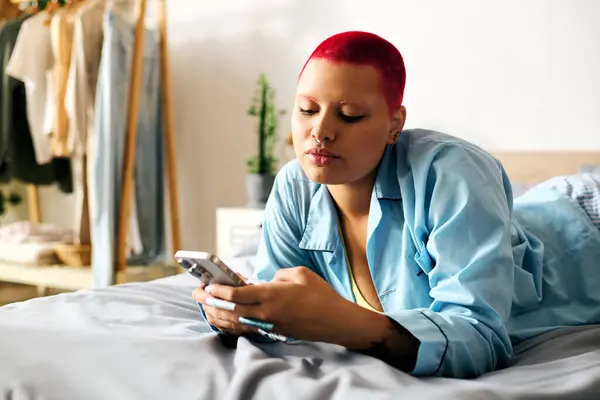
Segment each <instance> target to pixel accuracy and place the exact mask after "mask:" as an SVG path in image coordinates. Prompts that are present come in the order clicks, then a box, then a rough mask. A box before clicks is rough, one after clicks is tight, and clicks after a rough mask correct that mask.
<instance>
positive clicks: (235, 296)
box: [205, 283, 270, 304]
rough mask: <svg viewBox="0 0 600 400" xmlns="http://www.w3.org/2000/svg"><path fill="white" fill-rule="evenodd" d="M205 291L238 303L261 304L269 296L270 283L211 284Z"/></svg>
mask: <svg viewBox="0 0 600 400" xmlns="http://www.w3.org/2000/svg"><path fill="white" fill-rule="evenodd" d="M205 292H206V293H208V294H210V295H211V296H213V297H217V298H219V299H222V300H227V301H230V302H233V303H236V304H259V303H261V302H262V301H263V300H265V299H267V298H269V293H270V287H269V284H268V283H265V284H261V285H246V286H237V287H235V286H227V285H209V286H207V287H206V288H205Z"/></svg>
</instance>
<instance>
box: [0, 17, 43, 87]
mask: <svg viewBox="0 0 600 400" xmlns="http://www.w3.org/2000/svg"><path fill="white" fill-rule="evenodd" d="M36 33H37V34H40V32H35V29H34V28H33V27H32V25H31V23H30V22H29V21H25V22H23V25H22V26H21V29H20V31H19V35H18V36H17V41H16V42H15V47H14V49H13V52H12V54H11V56H10V61H9V62H8V65H7V66H6V70H5V72H6V74H7V75H9V76H12V77H13V78H15V79H17V80H20V81H21V82H23V83H25V84H26V85H32V86H35V85H37V84H38V82H39V80H41V79H45V71H46V65H45V63H44V64H43V65H40V63H41V61H42V60H40V59H38V54H37V52H36V51H35V49H34V46H35V36H33V35H35V34H36Z"/></svg>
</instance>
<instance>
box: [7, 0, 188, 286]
mask: <svg viewBox="0 0 600 400" xmlns="http://www.w3.org/2000/svg"><path fill="white" fill-rule="evenodd" d="M12 1H13V2H21V3H25V2H28V1H24V0H12ZM135 2H136V4H135V6H136V7H135V14H136V19H135V21H136V23H135V33H134V47H133V53H132V63H131V79H130V87H129V99H128V103H127V104H128V106H129V109H128V115H127V124H126V131H125V135H126V137H125V153H124V160H123V164H124V169H123V173H122V180H121V197H120V199H119V212H118V222H117V235H116V242H115V249H114V250H115V268H114V272H115V273H114V274H113V276H114V278H113V279H114V280H115V279H116V277H117V274H118V273H119V272H123V271H125V269H126V267H127V259H126V246H127V242H126V240H127V234H128V228H129V224H128V220H129V215H130V212H131V209H130V205H131V202H130V201H131V196H132V189H133V176H134V174H133V173H134V165H135V149H136V145H137V133H138V132H137V129H138V116H139V104H140V89H141V77H142V66H143V58H142V56H143V48H144V39H145V38H144V36H145V18H146V9H147V0H135ZM156 5H157V8H158V9H157V16H158V21H157V22H158V33H159V53H160V57H159V59H160V71H161V74H160V75H161V89H162V110H163V121H164V143H165V150H166V154H165V160H166V175H167V182H168V183H167V185H168V203H169V215H170V222H171V226H170V228H171V239H172V243H173V248H174V249H175V250H177V249H179V248H180V245H181V237H180V220H179V199H178V184H177V171H176V166H175V134H174V120H173V118H174V117H173V94H172V90H171V71H170V64H169V53H168V45H167V43H168V41H167V21H166V0H156ZM27 197H28V207H29V216H30V221H31V222H33V223H39V222H40V221H41V215H40V207H39V194H38V189H37V187H36V186H34V185H28V188H27ZM92 251H93V248H92ZM113 283H115V282H113Z"/></svg>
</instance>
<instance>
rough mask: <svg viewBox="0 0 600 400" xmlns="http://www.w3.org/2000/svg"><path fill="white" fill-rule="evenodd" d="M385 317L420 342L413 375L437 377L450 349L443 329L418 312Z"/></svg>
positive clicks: (402, 312)
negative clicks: (391, 319)
mask: <svg viewBox="0 0 600 400" xmlns="http://www.w3.org/2000/svg"><path fill="white" fill-rule="evenodd" d="M385 315H387V316H388V317H390V318H393V319H394V320H395V321H396V322H398V323H399V324H400V325H402V326H403V327H404V328H405V329H406V330H407V331H409V332H410V333H411V334H412V335H413V336H414V337H416V338H417V339H418V340H419V342H420V344H419V351H418V353H417V363H416V365H415V368H414V369H413V371H412V372H411V374H412V375H420V376H431V375H435V374H436V372H437V371H438V370H439V369H440V366H441V365H442V362H443V361H444V356H445V354H446V350H447V348H448V339H447V338H446V335H445V334H444V332H443V331H442V328H440V327H439V325H437V324H436V323H435V322H433V320H431V319H430V318H429V317H427V316H426V315H425V314H424V313H423V312H421V311H418V310H401V311H396V312H391V313H385Z"/></svg>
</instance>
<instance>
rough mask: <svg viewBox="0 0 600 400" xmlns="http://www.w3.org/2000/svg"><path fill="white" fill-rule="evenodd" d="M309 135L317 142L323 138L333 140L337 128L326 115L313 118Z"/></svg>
mask: <svg viewBox="0 0 600 400" xmlns="http://www.w3.org/2000/svg"><path fill="white" fill-rule="evenodd" d="M311 135H312V137H313V138H315V139H317V140H318V141H319V142H322V141H323V140H325V139H329V141H333V140H334V139H335V137H336V135H337V130H336V128H335V124H334V123H332V122H330V121H329V118H328V117H327V116H324V117H322V118H316V119H315V121H314V123H313V127H312V131H311Z"/></svg>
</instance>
